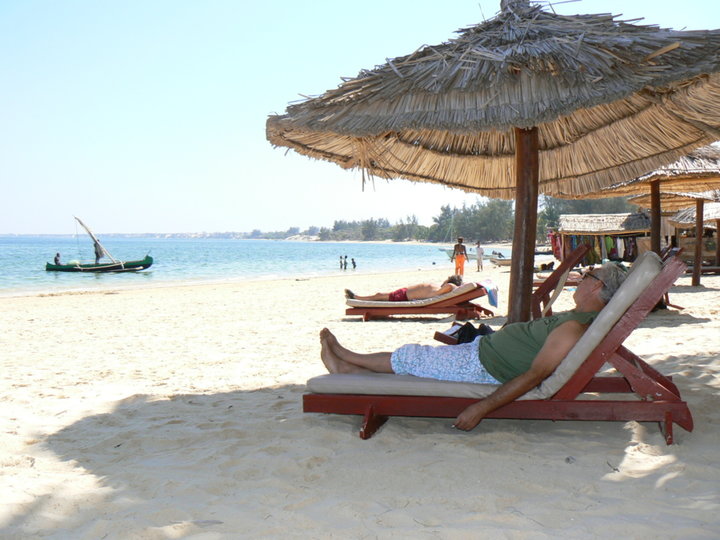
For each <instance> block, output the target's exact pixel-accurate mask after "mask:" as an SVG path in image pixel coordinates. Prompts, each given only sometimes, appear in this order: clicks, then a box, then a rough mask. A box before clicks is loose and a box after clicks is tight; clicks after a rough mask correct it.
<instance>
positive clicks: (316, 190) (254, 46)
mask: <svg viewBox="0 0 720 540" xmlns="http://www.w3.org/2000/svg"><path fill="white" fill-rule="evenodd" d="M499 6H500V2H499V0H481V1H478V0H447V1H445V2H438V1H437V0H433V1H426V0H364V1H362V2H357V1H352V2H351V1H346V0H315V1H313V2H309V3H308V2H298V1H297V0H265V1H263V2H257V1H252V2H250V1H247V0H204V1H203V0H126V1H123V2H98V1H97V0H84V1H82V0H59V1H58V0H44V1H43V0H0V72H1V73H2V79H1V80H0V234H43V233H52V234H72V233H74V232H75V224H74V220H73V218H72V216H73V215H77V216H79V217H81V218H82V219H83V221H85V222H86V223H87V224H88V225H90V226H91V227H92V228H93V230H94V231H95V232H97V233H140V232H203V231H205V232H223V231H251V230H253V229H260V230H262V231H284V230H287V229H289V228H290V227H299V228H300V229H301V230H304V229H306V228H307V227H309V226H312V225H316V226H326V227H331V226H332V224H333V223H334V221H335V220H346V221H355V220H363V219H368V218H376V219H377V218H386V219H389V220H390V222H391V223H395V222H397V221H399V220H401V219H407V218H408V217H409V216H416V217H417V218H418V220H419V222H420V223H421V224H424V225H430V224H432V217H433V216H437V215H438V214H439V213H440V207H441V206H442V205H448V204H449V205H451V206H456V207H460V206H462V205H463V204H473V203H475V202H477V201H478V197H477V196H476V195H473V194H466V193H464V192H462V191H458V190H454V189H449V188H444V187H442V186H436V185H430V184H421V183H411V182H408V181H405V180H390V181H387V180H384V179H376V180H375V182H374V185H372V184H371V185H366V186H365V189H364V190H363V187H362V179H361V178H362V177H361V174H360V173H359V172H357V171H344V170H342V169H341V168H339V167H338V166H337V165H334V164H331V163H327V162H323V161H319V160H313V159H310V158H307V157H304V156H300V155H298V154H295V153H294V152H293V151H287V150H286V149H284V148H273V147H272V146H271V145H270V143H268V142H267V140H266V138H265V121H266V119H267V117H268V115H270V114H282V113H283V112H284V111H285V108H286V106H287V105H288V104H289V103H292V102H294V101H297V100H300V99H303V96H314V95H319V94H322V93H323V92H324V91H326V90H329V89H332V88H335V87H337V86H338V85H339V84H340V83H341V77H353V76H355V75H357V74H358V72H359V71H360V70H362V69H370V68H373V67H374V66H376V65H380V64H383V63H385V62H386V59H388V58H394V57H397V56H402V55H405V54H409V53H411V52H413V51H414V50H416V49H417V48H419V47H420V46H422V45H424V44H429V45H432V44H437V43H442V42H444V41H447V40H448V39H451V38H452V37H453V36H454V35H455V31H456V30H458V29H460V28H464V27H467V26H470V25H472V24H477V23H479V22H482V21H483V20H484V19H488V18H491V17H493V16H494V15H495V14H496V13H497V12H498V10H499ZM553 6H554V9H555V10H556V11H557V12H559V13H564V14H575V13H612V14H615V15H622V17H621V19H623V20H627V19H634V18H643V19H644V20H643V22H642V23H644V24H657V25H659V26H662V27H671V28H675V29H678V30H680V29H688V30H692V29H706V28H707V29H717V28H720V4H718V3H717V0H707V1H705V0H686V1H684V2H681V3H678V2H676V1H674V0H647V1H646V0H632V2H630V1H628V0H622V1H620V0H603V1H600V0H597V1H596V0H581V1H577V2H556V3H554V4H553Z"/></svg>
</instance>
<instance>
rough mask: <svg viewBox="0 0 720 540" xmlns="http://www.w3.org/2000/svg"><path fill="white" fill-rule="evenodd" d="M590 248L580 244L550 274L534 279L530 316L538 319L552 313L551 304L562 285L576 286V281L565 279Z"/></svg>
mask: <svg viewBox="0 0 720 540" xmlns="http://www.w3.org/2000/svg"><path fill="white" fill-rule="evenodd" d="M589 250H590V246H588V245H585V244H582V245H580V246H578V247H577V248H575V250H574V251H573V252H572V253H570V254H569V255H568V256H567V257H565V260H563V262H562V263H561V264H560V266H558V267H557V268H556V269H555V270H554V271H553V273H552V274H550V275H549V276H548V277H547V278H545V279H542V280H535V281H534V282H533V285H535V286H537V288H536V289H535V290H534V291H533V293H532V304H531V310H532V317H533V319H539V318H540V317H543V316H546V315H552V309H551V307H550V306H551V305H552V303H553V302H554V301H555V298H557V295H558V294H560V292H561V291H562V289H563V287H566V286H570V285H572V286H577V281H574V282H571V281H569V280H568V279H567V277H568V274H569V273H570V271H571V270H572V269H573V268H574V267H575V265H577V264H578V263H579V262H580V261H581V260H582V258H583V257H584V256H585V254H586V253H587V252H588V251H589Z"/></svg>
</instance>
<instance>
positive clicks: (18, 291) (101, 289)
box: [0, 241, 512, 300]
mask: <svg viewBox="0 0 720 540" xmlns="http://www.w3.org/2000/svg"><path fill="white" fill-rule="evenodd" d="M329 243H339V242H329ZM347 243H349V244H351V243H370V244H372V243H375V244H386V242H354V241H349V242H347ZM392 244H411V245H428V246H437V245H442V244H436V243H419V242H392ZM483 246H484V247H485V246H486V247H487V248H488V249H504V250H510V249H512V244H510V243H494V244H483ZM488 258H489V256H488V255H486V256H485V260H486V264H492V263H489V261H488ZM441 261H442V262H441V263H440V264H437V265H427V264H425V265H423V266H417V265H410V264H409V265H408V266H407V267H404V268H397V269H389V270H367V271H365V270H352V269H349V270H338V269H333V270H327V271H326V272H323V273H302V272H298V273H294V274H291V273H288V274H287V275H270V276H267V275H265V276H257V277H242V276H238V277H224V278H198V279H197V280H193V279H189V278H174V279H159V280H158V281H154V282H151V283H121V284H111V283H102V284H94V285H92V286H82V285H63V286H62V287H60V288H58V289H48V288H47V286H46V285H40V286H38V287H37V288H34V287H21V288H14V289H0V300H2V299H4V298H22V297H32V296H41V297H42V296H57V295H63V294H93V293H97V294H106V293H107V292H108V291H114V290H122V291H124V290H142V289H159V288H161V289H162V288H168V287H192V286H204V285H206V286H212V285H219V284H226V283H227V284H233V283H242V282H266V281H274V280H293V281H298V280H308V279H320V278H323V277H334V276H349V275H351V274H357V275H383V274H388V273H395V272H404V273H409V272H424V271H428V272H432V271H434V270H435V269H439V268H443V264H446V265H447V270H448V272H450V273H452V270H453V268H452V266H451V263H450V261H449V260H448V259H447V256H446V255H442V259H441ZM474 264H475V263H474V261H468V263H467V264H466V268H469V269H471V268H472V267H473V266H474ZM143 274H144V271H140V272H137V273H136V274H135V275H136V276H137V277H138V279H143V278H142V276H143ZM79 275H80V274H78V276H79ZM84 275H85V276H87V275H88V274H84ZM108 275H110V274H108Z"/></svg>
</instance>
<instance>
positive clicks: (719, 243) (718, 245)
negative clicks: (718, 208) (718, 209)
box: [715, 219, 720, 266]
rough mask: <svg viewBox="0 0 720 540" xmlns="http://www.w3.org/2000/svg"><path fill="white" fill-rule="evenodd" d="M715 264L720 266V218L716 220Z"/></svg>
mask: <svg viewBox="0 0 720 540" xmlns="http://www.w3.org/2000/svg"><path fill="white" fill-rule="evenodd" d="M715 266H720V219H716V220H715Z"/></svg>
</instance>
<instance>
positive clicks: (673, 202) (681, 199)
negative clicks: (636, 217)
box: [628, 189, 720, 210]
mask: <svg viewBox="0 0 720 540" xmlns="http://www.w3.org/2000/svg"><path fill="white" fill-rule="evenodd" d="M697 200H703V201H710V202H712V201H720V189H717V190H712V191H704V192H701V193H682V192H661V193H660V205H661V206H662V208H663V210H681V209H683V208H689V207H690V206H693V207H694V206H695V201H697ZM628 202H631V203H633V204H636V205H638V206H639V207H640V208H650V207H651V203H652V201H651V196H650V194H649V193H647V194H645V195H636V196H634V197H630V198H629V199H628Z"/></svg>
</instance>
